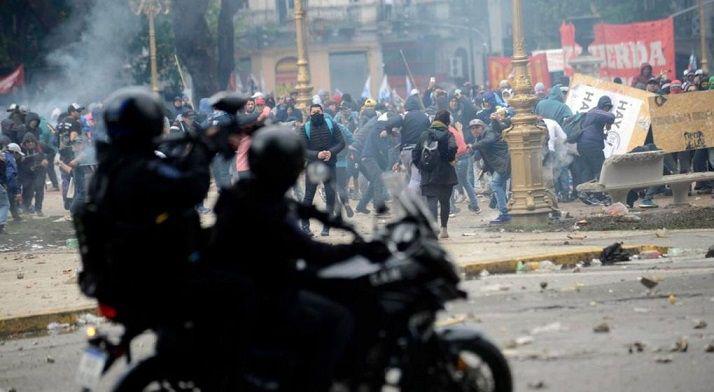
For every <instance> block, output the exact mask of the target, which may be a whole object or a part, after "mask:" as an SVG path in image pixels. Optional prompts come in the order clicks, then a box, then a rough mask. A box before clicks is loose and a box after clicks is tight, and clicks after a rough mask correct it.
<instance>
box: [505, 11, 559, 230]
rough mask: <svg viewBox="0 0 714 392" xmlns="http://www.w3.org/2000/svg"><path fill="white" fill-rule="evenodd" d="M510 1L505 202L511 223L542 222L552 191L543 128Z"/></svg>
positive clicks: (518, 16)
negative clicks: (508, 173) (545, 167)
mask: <svg viewBox="0 0 714 392" xmlns="http://www.w3.org/2000/svg"><path fill="white" fill-rule="evenodd" d="M512 1H513V60H512V63H513V74H514V76H513V83H512V86H513V91H514V95H513V97H512V98H511V99H509V100H508V103H509V104H510V105H511V106H513V108H514V109H515V111H516V114H515V116H513V119H512V121H513V124H512V126H511V127H510V128H508V129H506V130H505V131H504V137H505V139H506V142H507V143H508V150H509V153H510V156H511V190H512V192H513V193H512V196H511V199H510V200H509V202H508V207H509V210H510V214H511V215H512V216H513V222H514V223H518V224H531V223H539V222H543V221H545V220H546V219H547V217H548V213H549V212H550V211H551V210H552V209H551V206H553V205H554V201H553V198H552V194H551V193H549V192H546V190H545V184H544V181H543V162H542V155H541V154H542V151H543V142H544V140H545V129H543V128H540V127H538V125H537V122H538V117H537V116H536V115H535V114H534V113H533V108H534V107H535V104H536V101H537V98H536V96H535V95H534V93H533V85H532V84H531V76H530V74H529V72H528V53H526V48H525V41H524V38H523V16H522V11H521V10H522V7H521V0H512Z"/></svg>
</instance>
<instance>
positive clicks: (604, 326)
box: [593, 323, 610, 333]
mask: <svg viewBox="0 0 714 392" xmlns="http://www.w3.org/2000/svg"><path fill="white" fill-rule="evenodd" d="M593 332H596V333H608V332H610V325H609V324H608V323H601V324H598V325H596V326H595V327H594V328H593Z"/></svg>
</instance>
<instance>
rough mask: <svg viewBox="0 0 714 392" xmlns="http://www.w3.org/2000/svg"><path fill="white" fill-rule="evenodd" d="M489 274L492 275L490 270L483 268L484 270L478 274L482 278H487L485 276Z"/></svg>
mask: <svg viewBox="0 0 714 392" xmlns="http://www.w3.org/2000/svg"><path fill="white" fill-rule="evenodd" d="M489 275H491V273H490V272H488V270H482V271H481V272H479V274H478V276H479V277H480V278H485V277H487V276H489Z"/></svg>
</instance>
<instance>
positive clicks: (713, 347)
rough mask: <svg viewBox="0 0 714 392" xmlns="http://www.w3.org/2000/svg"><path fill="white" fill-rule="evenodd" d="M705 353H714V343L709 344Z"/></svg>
mask: <svg viewBox="0 0 714 392" xmlns="http://www.w3.org/2000/svg"><path fill="white" fill-rule="evenodd" d="M704 352H705V353H714V343H709V344H708V345H707V347H706V348H705V349H704Z"/></svg>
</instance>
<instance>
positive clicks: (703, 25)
mask: <svg viewBox="0 0 714 392" xmlns="http://www.w3.org/2000/svg"><path fill="white" fill-rule="evenodd" d="M697 6H698V8H699V48H700V50H701V58H702V71H704V72H706V73H709V53H708V50H707V27H708V25H707V18H706V17H705V16H704V0H699V4H697Z"/></svg>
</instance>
